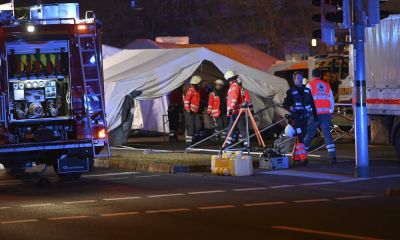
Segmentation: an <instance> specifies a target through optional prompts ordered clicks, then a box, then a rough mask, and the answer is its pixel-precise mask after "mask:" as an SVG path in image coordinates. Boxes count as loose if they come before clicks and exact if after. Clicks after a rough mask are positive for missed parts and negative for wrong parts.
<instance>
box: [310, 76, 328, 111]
mask: <svg viewBox="0 0 400 240" xmlns="http://www.w3.org/2000/svg"><path fill="white" fill-rule="evenodd" d="M308 86H309V88H310V90H311V94H312V96H313V98H314V103H315V108H316V109H317V114H329V113H332V112H331V111H332V108H333V104H334V103H332V99H333V96H332V91H331V86H330V85H329V83H327V82H324V81H322V80H321V79H314V80H312V81H311V82H310V83H309V84H308Z"/></svg>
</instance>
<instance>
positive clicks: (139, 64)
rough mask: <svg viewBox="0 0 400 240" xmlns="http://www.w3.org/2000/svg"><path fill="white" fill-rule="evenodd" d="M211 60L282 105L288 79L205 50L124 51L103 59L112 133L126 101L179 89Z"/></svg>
mask: <svg viewBox="0 0 400 240" xmlns="http://www.w3.org/2000/svg"><path fill="white" fill-rule="evenodd" d="M203 61H210V62H212V63H214V65H215V66H216V67H217V68H218V69H219V70H220V71H221V72H226V71H227V70H234V71H236V72H238V73H239V76H240V78H241V79H242V80H243V85H244V87H245V88H246V89H248V90H249V91H250V92H251V93H252V94H253V95H256V96H260V97H263V98H274V99H275V101H277V103H282V101H283V98H284V94H285V92H286V90H287V89H288V84H287V82H286V80H283V79H281V78H278V77H275V76H273V75H270V74H267V73H265V72H262V71H260V70H258V69H255V68H252V67H249V66H247V65H244V64H242V63H239V62H237V61H234V60H232V59H230V58H227V57H225V56H222V55H220V54H217V53H214V52H212V51H210V50H208V49H205V48H190V49H156V50H153V49H150V50H122V51H121V52H119V53H117V54H115V55H114V56H112V57H110V58H107V59H105V60H104V79H105V99H106V110H107V120H108V123H109V128H110V130H112V129H114V128H116V127H118V126H119V125H120V124H121V116H120V115H121V107H122V102H123V99H124V97H125V96H126V95H129V94H130V93H131V92H132V91H134V90H140V91H142V92H143V93H142V95H141V96H139V97H138V99H139V100H146V99H155V98H159V97H161V96H164V95H166V94H168V93H169V92H171V91H172V90H174V89H175V88H177V87H179V86H180V85H182V84H183V83H184V81H185V80H187V79H188V78H190V76H191V75H192V74H193V73H194V72H195V71H196V70H197V68H199V66H200V65H201V64H202V62H203Z"/></svg>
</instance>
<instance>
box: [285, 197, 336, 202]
mask: <svg viewBox="0 0 400 240" xmlns="http://www.w3.org/2000/svg"><path fill="white" fill-rule="evenodd" d="M329 201H330V200H329V199H327V198H319V199H305V200H295V201H293V202H295V203H313V202H329Z"/></svg>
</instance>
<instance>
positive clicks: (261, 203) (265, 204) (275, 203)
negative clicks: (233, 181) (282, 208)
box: [243, 202, 286, 207]
mask: <svg viewBox="0 0 400 240" xmlns="http://www.w3.org/2000/svg"><path fill="white" fill-rule="evenodd" d="M285 203H286V202H259V203H246V204H243V206H245V207H258V206H268V205H279V204H285Z"/></svg>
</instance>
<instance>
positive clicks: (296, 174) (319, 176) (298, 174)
mask: <svg viewBox="0 0 400 240" xmlns="http://www.w3.org/2000/svg"><path fill="white" fill-rule="evenodd" d="M260 174H267V175H281V176H292V177H304V178H316V179H326V180H337V181H338V180H346V179H349V177H346V176H341V175H335V174H329V173H319V172H311V171H299V170H277V171H269V172H261V173H260Z"/></svg>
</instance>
